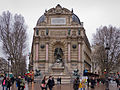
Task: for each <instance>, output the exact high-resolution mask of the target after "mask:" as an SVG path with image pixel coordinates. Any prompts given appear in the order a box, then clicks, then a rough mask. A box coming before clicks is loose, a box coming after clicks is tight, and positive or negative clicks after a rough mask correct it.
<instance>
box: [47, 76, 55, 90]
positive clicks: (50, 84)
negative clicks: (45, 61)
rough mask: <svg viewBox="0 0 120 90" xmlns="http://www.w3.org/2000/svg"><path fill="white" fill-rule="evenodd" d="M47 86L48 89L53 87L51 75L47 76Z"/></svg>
mask: <svg viewBox="0 0 120 90" xmlns="http://www.w3.org/2000/svg"><path fill="white" fill-rule="evenodd" d="M47 85H48V87H49V90H52V88H53V85H54V83H53V80H52V76H49V80H48V83H47Z"/></svg>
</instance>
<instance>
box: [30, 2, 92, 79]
mask: <svg viewBox="0 0 120 90" xmlns="http://www.w3.org/2000/svg"><path fill="white" fill-rule="evenodd" d="M30 69H33V70H34V71H35V70H40V71H41V73H42V74H43V75H53V76H54V77H58V76H60V77H61V78H62V80H64V79H65V78H68V80H69V78H71V75H72V73H73V71H74V70H76V69H77V70H79V72H78V73H79V75H82V74H83V71H84V70H85V69H87V70H89V71H90V70H91V48H90V44H89V41H88V38H87V36H86V33H85V29H84V27H83V22H81V21H80V19H79V18H78V16H77V15H76V14H74V12H73V10H68V9H67V8H64V7H62V6H60V5H59V4H58V5H57V6H56V7H55V8H51V9H49V10H45V12H44V14H43V15H42V16H41V17H40V18H39V19H38V21H37V24H36V26H35V28H34V35H33V42H32V49H31V56H30Z"/></svg>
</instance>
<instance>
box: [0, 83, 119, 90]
mask: <svg viewBox="0 0 120 90" xmlns="http://www.w3.org/2000/svg"><path fill="white" fill-rule="evenodd" d="M0 90H2V87H1V85H0ZM11 90H17V88H16V85H15V84H14V85H13V86H12V87H11ZM24 90H41V88H40V83H32V84H31V83H29V85H28V84H27V83H26V86H25V89H24ZM48 90H49V89H48ZM53 90H73V85H72V84H62V85H55V86H54V88H53ZM86 90H105V86H104V85H102V84H100V85H97V86H95V89H91V88H90V87H89V88H86ZM109 90H118V88H117V87H116V84H110V87H109Z"/></svg>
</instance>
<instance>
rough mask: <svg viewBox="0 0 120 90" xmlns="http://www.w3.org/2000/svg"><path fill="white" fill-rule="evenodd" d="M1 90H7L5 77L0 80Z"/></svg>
mask: <svg viewBox="0 0 120 90" xmlns="http://www.w3.org/2000/svg"><path fill="white" fill-rule="evenodd" d="M2 88H3V89H2V90H7V80H6V77H4V79H3V80H2Z"/></svg>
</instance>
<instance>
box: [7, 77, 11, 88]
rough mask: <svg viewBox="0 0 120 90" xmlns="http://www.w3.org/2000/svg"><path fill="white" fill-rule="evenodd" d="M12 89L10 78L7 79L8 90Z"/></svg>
mask: <svg viewBox="0 0 120 90" xmlns="http://www.w3.org/2000/svg"><path fill="white" fill-rule="evenodd" d="M10 87H11V80H10V78H7V90H10Z"/></svg>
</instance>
